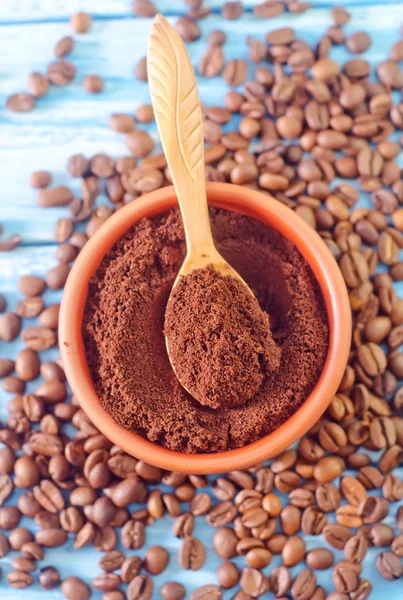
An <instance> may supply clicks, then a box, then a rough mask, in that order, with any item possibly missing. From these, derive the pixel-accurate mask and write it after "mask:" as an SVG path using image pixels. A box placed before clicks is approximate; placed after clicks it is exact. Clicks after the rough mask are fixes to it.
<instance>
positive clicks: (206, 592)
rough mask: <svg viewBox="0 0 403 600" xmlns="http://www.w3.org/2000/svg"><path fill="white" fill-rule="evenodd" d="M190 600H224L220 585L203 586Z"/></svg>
mask: <svg viewBox="0 0 403 600" xmlns="http://www.w3.org/2000/svg"><path fill="white" fill-rule="evenodd" d="M190 600H222V591H221V590H220V588H219V587H218V585H214V584H207V585H202V586H201V587H199V588H197V589H196V590H194V591H193V592H192V593H191V595H190Z"/></svg>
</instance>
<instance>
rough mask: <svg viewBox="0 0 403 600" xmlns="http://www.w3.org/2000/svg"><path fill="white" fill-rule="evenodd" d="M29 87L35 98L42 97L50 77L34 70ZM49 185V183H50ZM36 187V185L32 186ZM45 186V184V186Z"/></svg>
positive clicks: (47, 87) (29, 80) (29, 79)
mask: <svg viewBox="0 0 403 600" xmlns="http://www.w3.org/2000/svg"><path fill="white" fill-rule="evenodd" d="M27 83H28V88H29V91H30V92H31V94H32V95H33V96H35V98H42V97H43V96H45V95H46V93H47V91H48V89H49V81H48V78H47V77H45V75H43V74H42V73H38V72H34V73H30V74H29V75H28V82H27ZM48 185H49V184H48ZM32 187H34V186H32ZM44 187H45V186H44Z"/></svg>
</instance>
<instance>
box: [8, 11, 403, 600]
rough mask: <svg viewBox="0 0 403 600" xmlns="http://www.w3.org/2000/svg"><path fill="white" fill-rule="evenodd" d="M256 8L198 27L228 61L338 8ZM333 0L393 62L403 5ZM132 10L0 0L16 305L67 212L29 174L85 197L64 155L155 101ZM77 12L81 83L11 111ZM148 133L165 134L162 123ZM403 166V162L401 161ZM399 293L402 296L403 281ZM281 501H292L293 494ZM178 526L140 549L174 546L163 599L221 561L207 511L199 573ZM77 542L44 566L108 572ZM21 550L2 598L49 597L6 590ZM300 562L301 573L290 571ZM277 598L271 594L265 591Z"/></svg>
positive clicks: (111, 149) (394, 588)
mask: <svg viewBox="0 0 403 600" xmlns="http://www.w3.org/2000/svg"><path fill="white" fill-rule="evenodd" d="M156 3H157V5H158V8H159V9H160V10H161V12H164V13H165V14H169V15H173V14H181V13H182V12H183V10H184V4H183V3H182V2H181V1H180V0H173V1H172V0H171V1H169V0H160V1H158V0H157V2H156ZM255 4H258V1H257V0H248V1H247V2H245V5H246V6H247V8H248V10H247V12H246V13H245V15H244V16H243V17H242V19H241V20H240V21H235V22H234V21H231V22H229V21H224V20H223V19H221V17H220V16H219V8H220V6H221V5H222V1H221V0H210V1H208V2H207V5H208V6H211V7H212V8H213V10H214V14H213V15H212V16H210V17H209V18H207V19H204V20H202V21H201V22H200V26H201V28H202V31H203V34H204V35H206V34H208V33H209V32H210V31H212V30H213V29H216V28H218V27H219V28H221V29H224V30H225V31H226V32H227V34H228V42H227V43H226V45H225V48H224V50H225V55H226V58H227V59H230V58H233V57H235V56H238V57H239V56H245V57H246V55H247V51H248V49H247V46H246V42H245V38H246V35H247V34H248V35H252V36H254V37H256V38H259V39H263V37H264V35H265V34H266V33H267V32H268V31H270V30H271V29H275V28H278V27H282V26H286V25H291V26H293V27H294V28H296V29H297V31H298V35H299V36H300V37H302V38H304V39H306V40H307V41H309V42H310V43H312V42H315V41H317V40H318V39H319V37H320V34H321V33H322V32H323V31H325V29H326V28H327V27H328V26H329V25H330V24H331V19H330V15H329V10H328V9H329V3H328V2H327V1H325V0H314V2H313V4H314V9H313V10H311V11H309V12H307V13H305V14H302V15H289V14H284V15H282V16H281V17H279V18H276V19H271V20H260V21H259V20H257V19H256V18H255V17H254V16H253V15H252V7H253V5H255ZM332 4H333V5H334V4H340V5H345V6H348V7H349V9H350V10H351V12H352V15H353V19H352V21H351V22H350V23H349V24H348V25H347V26H346V27H345V30H346V33H347V34H349V33H352V32H353V31H359V30H363V29H366V30H370V31H371V33H372V34H373V43H372V46H371V48H370V49H369V50H368V51H367V52H366V53H365V54H364V55H363V56H364V58H366V59H367V60H369V61H370V62H371V64H375V63H376V62H377V61H379V60H382V59H384V58H385V57H386V55H387V53H388V49H389V47H390V45H391V44H392V43H393V42H395V41H397V40H398V39H399V28H400V24H401V23H403V4H402V2H401V1H398V0H389V2H383V3H382V4H381V3H380V2H377V1H376V0H375V1H371V0H353V1H352V2H344V1H343V0H336V2H333V3H332ZM130 5H131V2H130V1H128V0H82V1H80V0H76V1H73V0H2V1H1V3H0V107H1V108H0V182H2V186H1V191H0V222H1V223H2V224H3V226H4V231H5V234H6V235H7V234H10V233H13V232H15V231H18V232H21V233H22V235H23V238H24V243H23V245H22V247H20V248H18V249H17V250H15V251H14V252H12V253H8V254H0V292H2V293H4V294H5V295H6V297H7V300H8V302H9V306H10V307H13V306H14V304H15V303H16V302H17V301H18V300H19V299H20V297H19V295H18V293H17V292H16V291H15V289H16V288H15V283H16V280H17V278H18V277H19V276H20V275H23V274H27V273H34V274H38V275H44V274H45V273H46V271H47V270H48V269H49V268H50V267H51V266H53V265H55V264H56V263H55V259H54V252H55V248H56V246H55V245H54V243H53V233H52V232H53V227H54V224H55V222H56V220H57V219H58V218H59V217H60V216H64V215H66V213H67V211H66V209H63V208H61V209H50V210H46V211H45V210H40V209H38V208H37V207H36V203H35V196H36V193H35V192H34V191H32V190H31V189H30V188H29V185H28V181H29V176H30V173H31V172H32V171H34V170H37V169H43V168H46V169H49V170H50V171H51V172H52V173H53V174H54V183H67V184H68V185H70V186H71V187H72V189H73V191H75V192H77V193H78V191H79V189H78V186H77V182H74V181H73V180H70V181H69V180H68V178H67V177H66V174H65V170H64V165H65V162H66V160H67V158H68V157H69V156H70V155H71V154H73V153H77V152H82V153H83V154H85V155H87V156H89V157H90V156H91V155H92V154H94V153H95V152H99V151H105V152H108V153H110V154H111V155H113V156H120V155H122V154H124V153H125V146H124V140H123V138H122V137H121V136H119V134H116V133H113V132H111V131H110V130H109V129H108V126H107V123H108V119H109V116H110V114H111V113H113V112H127V113H133V112H134V110H135V108H136V107H137V106H138V105H139V104H141V103H143V102H148V101H149V94H148V89H147V85H146V84H144V83H140V82H137V81H135V80H134V78H133V76H132V71H133V66H134V64H135V62H136V61H137V60H138V59H139V58H140V57H141V56H143V55H144V53H145V48H146V40H147V36H148V32H149V28H150V21H149V20H147V19H132V18H130V17H131V11H130ZM77 10H85V11H88V12H90V13H91V14H93V15H94V16H95V19H94V25H93V27H92V29H91V32H90V33H89V34H87V35H82V36H75V37H76V46H75V49H74V52H73V54H72V55H71V60H72V62H73V63H74V64H75V65H76V67H77V78H76V80H75V81H74V82H73V83H72V84H70V85H69V86H68V87H66V88H61V89H52V90H51V91H50V93H49V94H48V95H47V96H46V98H44V99H41V100H39V102H38V105H37V107H36V108H35V110H34V111H33V112H31V113H28V114H26V115H18V114H13V113H9V112H8V111H6V110H5V109H4V108H3V107H4V101H5V98H6V97H7V96H8V95H9V94H11V93H15V92H18V91H22V90H24V89H25V84H26V77H27V75H28V73H29V72H31V71H33V70H44V69H45V68H46V65H47V64H48V62H50V60H51V56H52V48H53V46H54V43H55V42H56V41H57V40H58V39H59V38H60V37H62V36H64V35H67V34H69V33H70V29H69V25H68V23H67V18H68V17H69V16H70V15H71V14H72V13H73V12H75V11H77ZM170 19H171V21H174V20H175V17H173V16H171V17H170ZM203 49H204V41H203V40H200V41H198V42H195V43H193V44H191V45H189V51H190V54H191V58H192V61H193V63H194V65H195V66H197V64H198V61H199V59H200V56H201V54H202V52H203ZM332 57H333V58H335V59H336V60H340V61H345V60H347V58H348V57H350V58H351V55H349V54H348V53H347V52H346V51H345V49H344V48H340V47H336V48H333V50H332ZM87 74H99V75H101V76H102V77H104V78H105V81H106V86H105V91H104V92H103V93H102V94H100V95H99V96H95V97H94V96H88V95H87V94H86V93H85V92H84V91H83V90H82V88H81V85H80V84H81V81H82V79H83V78H84V77H85V76H86V75H87ZM198 82H199V90H200V95H201V99H202V101H204V102H206V103H208V104H216V103H219V102H220V101H221V100H222V98H223V96H224V94H225V92H226V91H227V89H228V88H227V87H226V85H225V84H224V83H223V82H222V81H221V80H220V79H219V78H216V79H213V80H205V79H203V78H201V77H199V78H198ZM147 129H148V131H149V132H150V133H151V134H152V135H153V136H154V137H155V139H156V140H157V135H156V129H155V126H154V125H152V126H149V127H148V128H147ZM397 137H398V136H397ZM400 164H401V165H403V163H402V162H401V159H400ZM101 201H102V198H101ZM367 203H368V196H367V194H361V199H360V204H361V205H362V206H365V205H366V204H367ZM399 288H400V289H399V290H398V291H399V293H400V294H401V293H402V292H403V284H400V285H399ZM59 299H60V293H56V292H50V291H46V293H45V294H44V300H45V303H46V304H50V303H53V302H55V301H58V300H59ZM28 324H29V325H32V324H33V321H32V320H31V321H26V323H24V325H28ZM21 347H22V346H21V343H20V342H19V341H18V340H16V341H14V342H12V343H11V344H7V345H5V344H4V343H2V342H0V356H2V357H3V356H4V357H5V356H12V357H14V356H15V355H16V354H17V353H18V351H19V350H20V349H21ZM43 355H44V357H45V358H46V357H49V358H53V359H54V358H56V356H57V351H54V350H52V351H48V352H46V353H43ZM37 385H38V382H34V383H30V384H29V386H28V390H29V391H34V390H35V388H36V387H37ZM8 399H9V398H8V396H7V395H6V394H5V393H4V392H3V391H1V390H0V419H1V420H5V419H6V415H7V411H6V404H7V401H8ZM377 457H378V456H377V455H376V454H373V455H372V460H373V462H374V463H375V462H376V460H377ZM396 472H397V474H398V475H399V476H400V477H402V476H403V469H402V468H400V469H398V470H397V471H396ZM351 474H353V472H352V473H351ZM13 498H15V495H14V496H13ZM282 500H283V503H284V504H285V501H286V498H285V497H283V498H282ZM133 508H136V507H133ZM184 508H185V507H184ZM396 510H397V504H394V505H393V507H392V511H391V514H390V515H389V516H388V518H387V519H386V520H385V522H386V523H389V524H391V525H392V526H394V525H395V518H394V517H395V514H396ZM331 518H332V517H330V520H331ZM333 518H334V517H333ZM24 525H27V526H28V527H29V528H32V523H31V521H29V522H25V521H22V523H21V526H24ZM171 529H172V523H171V519H169V518H167V517H165V518H164V519H162V520H160V521H158V522H156V523H155V524H154V525H153V526H152V527H151V528H147V544H146V546H145V548H144V549H142V550H141V551H139V552H138V553H137V554H139V555H141V556H143V555H144V552H145V549H146V548H148V547H150V546H152V545H155V544H159V543H162V544H164V545H165V546H166V547H168V549H169V550H170V553H171V559H170V564H169V567H168V569H167V570H166V571H165V572H164V573H163V574H162V575H160V576H158V577H156V578H155V579H154V582H155V593H154V596H153V597H154V598H158V597H159V594H158V589H159V587H160V586H161V585H162V583H164V582H165V581H168V580H172V579H176V580H178V581H181V582H183V583H184V584H185V586H186V588H187V591H188V595H189V593H190V592H191V590H192V589H194V588H196V587H198V586H199V585H203V584H205V583H214V582H215V572H216V568H217V566H218V565H219V564H220V562H221V561H220V559H219V558H218V557H216V555H215V553H214V550H213V549H212V534H213V529H212V528H211V527H209V526H206V524H205V522H204V518H203V517H199V518H198V519H197V526H196V531H195V535H196V536H197V537H199V538H200V539H201V540H202V541H203V542H204V543H205V544H206V546H207V548H208V550H209V552H208V561H207V563H206V565H205V566H204V567H203V569H202V570H200V571H198V572H195V573H191V574H189V573H187V572H186V571H183V570H180V569H179V568H178V556H177V555H178V549H179V546H180V541H179V540H177V539H176V538H174V537H173V535H172V533H171ZM305 539H306V545H307V549H311V548H314V547H318V546H325V547H326V546H327V544H326V542H325V541H324V540H322V539H321V538H320V537H319V538H314V537H309V536H308V537H306V538H305ZM71 543H72V540H69V544H68V545H66V546H65V547H63V548H60V549H56V550H48V551H47V552H46V557H45V560H44V561H43V562H42V563H40V565H39V566H44V565H49V564H51V565H55V566H56V567H57V568H59V569H60V571H61V574H62V576H63V577H66V576H69V575H77V576H79V577H82V578H83V579H85V580H86V581H88V582H89V581H90V580H91V579H92V578H93V577H94V576H96V574H97V573H99V572H100V570H99V568H98V566H97V562H98V560H99V557H100V554H99V553H97V552H96V551H94V550H93V549H88V548H85V549H83V550H81V551H76V550H75V551H74V552H72V549H71ZM378 552H379V550H377V551H375V550H373V549H371V550H370V552H369V555H368V557H367V559H366V560H365V563H364V570H363V577H366V578H368V579H370V580H371V581H372V582H373V585H374V592H373V594H372V596H371V598H374V599H375V600H380V599H381V598H383V597H384V596H385V595H386V594H388V596H389V598H390V599H391V600H400V599H401V598H402V597H403V591H402V587H403V586H402V583H401V582H400V583H399V582H394V583H389V582H385V581H384V580H382V579H381V578H380V577H379V576H378V574H377V572H376V569H375V557H376V554H377V553H378ZM127 554H130V553H129V552H127ZM16 555H17V553H15V552H13V553H10V554H9V555H8V556H7V557H6V558H5V559H3V560H1V561H0V563H1V568H2V571H3V579H2V580H0V599H1V600H16V599H19V598H21V597H26V598H27V599H28V600H39V598H41V599H42V597H43V591H41V590H40V588H39V586H38V585H37V584H36V585H35V586H34V587H33V588H31V589H29V590H25V591H24V592H21V591H18V590H10V589H9V588H8V587H7V586H6V585H5V581H4V579H5V576H6V574H7V572H8V571H9V570H11V564H10V563H11V560H12V559H13V558H14V557H15V556H16ZM336 555H337V558H338V559H341V558H343V556H342V553H340V552H338V553H336ZM235 562H236V563H237V564H238V565H239V566H240V567H241V566H243V565H244V560H243V559H240V558H237V559H236V560H235ZM278 564H279V559H278V557H274V558H273V562H272V564H271V565H270V566H269V567H268V568H267V569H265V571H266V572H270V570H271V569H272V568H273V567H274V566H277V565H278ZM299 568H300V567H299ZM299 568H298V567H297V568H294V569H293V574H295V573H296V572H297V571H298V569H299ZM317 579H318V583H319V584H320V585H323V586H324V587H325V588H326V589H327V591H330V590H331V589H332V584H331V572H330V571H325V572H318V573H317ZM233 593H234V592H233V591H231V592H226V593H225V598H226V599H227V598H231V597H232V595H233ZM270 596H271V595H270V594H267V595H266V596H265V597H270ZM46 597H47V598H49V600H58V599H59V598H61V597H62V596H61V593H60V591H53V592H48V593H47V594H46ZM93 597H94V598H100V597H101V594H100V593H94V594H93Z"/></svg>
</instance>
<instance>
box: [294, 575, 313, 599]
mask: <svg viewBox="0 0 403 600" xmlns="http://www.w3.org/2000/svg"><path fill="white" fill-rule="evenodd" d="M315 590H316V577H315V574H314V573H313V572H312V571H310V570H309V569H303V570H302V571H300V572H299V573H298V575H297V576H296V578H295V580H294V583H293V584H292V586H291V593H292V595H293V598H295V599H296V600H309V599H310V598H312V596H313V594H314V592H315Z"/></svg>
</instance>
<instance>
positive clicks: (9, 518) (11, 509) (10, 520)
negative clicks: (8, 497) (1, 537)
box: [0, 506, 21, 531]
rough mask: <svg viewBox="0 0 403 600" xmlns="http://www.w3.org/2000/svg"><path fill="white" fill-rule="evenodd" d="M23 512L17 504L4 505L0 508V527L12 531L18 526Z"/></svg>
mask: <svg viewBox="0 0 403 600" xmlns="http://www.w3.org/2000/svg"><path fill="white" fill-rule="evenodd" d="M20 519H21V513H20V511H19V510H18V508H16V507H15V506H4V507H3V508H0V529H5V530H6V531H10V530H12V529H15V528H16V527H17V526H18V523H19V522H20Z"/></svg>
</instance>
